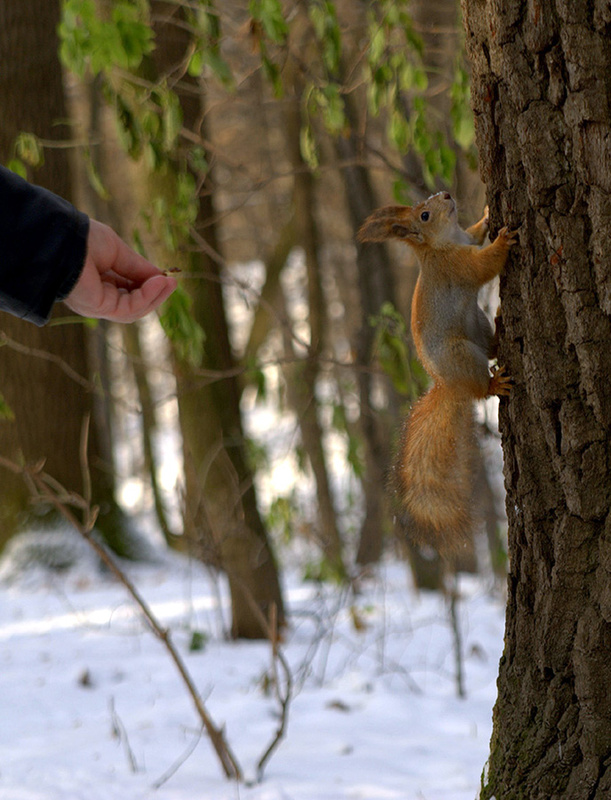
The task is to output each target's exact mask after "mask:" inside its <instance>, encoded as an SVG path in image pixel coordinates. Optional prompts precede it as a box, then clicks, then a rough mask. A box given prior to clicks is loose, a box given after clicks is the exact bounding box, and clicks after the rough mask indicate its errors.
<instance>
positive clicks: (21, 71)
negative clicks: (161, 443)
mask: <svg viewBox="0 0 611 800" xmlns="http://www.w3.org/2000/svg"><path fill="white" fill-rule="evenodd" d="M59 20H60V4H59V2H58V0H52V2H48V3H47V2H45V3H41V2H38V0H28V2H18V1H17V0H7V2H5V3H2V7H1V8H0V46H1V49H2V53H3V60H4V66H3V68H2V71H1V74H0V98H1V101H2V108H3V112H4V120H3V124H2V128H1V130H0V158H1V159H2V161H3V163H7V162H10V161H11V160H13V163H15V157H17V161H18V162H19V163H20V164H21V167H22V168H25V165H26V164H28V163H29V164H31V165H33V166H34V167H35V169H33V170H31V172H30V174H31V177H32V179H33V180H34V181H35V182H37V183H40V184H41V185H43V186H46V187H47V188H48V189H51V190H52V191H54V192H56V193H57V194H59V195H61V196H63V197H65V198H67V199H70V198H71V197H72V183H71V170H70V162H69V158H68V152H69V151H68V150H67V149H66V148H65V147H64V146H63V145H65V144H66V143H69V142H70V138H71V132H70V128H69V126H68V124H67V122H66V120H67V119H68V112H67V105H66V99H65V95H64V86H63V79H62V70H61V66H60V62H59V60H58V57H57V50H58V46H59V41H58V38H57V35H56V28H57V25H58V23H59ZM41 140H42V141H43V142H46V144H47V146H46V147H45V148H44V154H43V149H42V147H41V145H40V141H41ZM62 315H63V316H66V311H65V309H64V310H63V311H61V310H59V311H57V312H56V314H55V319H57V318H58V317H61V316H62ZM1 330H2V335H3V339H2V340H0V344H1V345H4V346H0V391H1V392H2V395H3V396H4V398H5V401H6V403H7V404H8V408H9V409H10V411H9V412H8V413H7V415H6V416H5V417H4V418H3V419H0V450H1V451H2V452H3V454H5V455H10V456H11V457H13V458H17V459H20V458H24V459H25V460H26V461H31V462H36V461H39V460H41V459H44V460H45V461H46V469H47V471H48V472H49V473H50V474H52V475H53V477H54V478H55V479H56V480H58V481H59V482H60V483H61V484H62V485H63V486H64V487H65V488H66V489H67V490H68V491H77V492H81V491H82V490H83V481H84V473H83V463H82V457H81V442H82V437H83V424H84V421H85V420H86V419H89V418H91V420H92V422H91V431H90V450H89V463H90V469H91V477H92V483H93V487H94V495H93V501H94V502H95V503H96V504H99V506H100V516H99V522H98V529H99V530H100V531H101V532H102V533H103V535H104V536H105V537H106V539H107V541H108V542H109V543H110V544H111V545H112V546H113V547H115V548H116V549H117V550H118V551H119V552H122V553H124V554H128V553H129V550H130V541H131V540H130V537H129V536H128V534H127V531H126V528H125V520H124V518H123V516H122V514H121V512H120V510H119V508H118V506H117V504H116V502H115V499H114V475H113V465H112V455H111V452H110V441H109V439H108V438H107V437H106V436H105V432H104V431H103V429H102V428H100V427H98V426H97V425H96V421H95V415H94V414H93V412H94V405H93V404H94V397H95V395H96V391H97V386H96V383H95V381H94V379H93V376H92V375H91V374H90V368H89V359H88V348H89V344H88V341H89V339H90V338H91V337H90V336H89V335H88V334H89V332H88V331H87V330H86V328H85V326H84V325H83V324H82V322H79V323H78V324H63V325H55V326H53V325H49V326H48V327H46V328H42V329H40V328H36V327H35V326H34V325H31V324H28V323H25V322H23V321H21V320H18V319H15V318H14V317H11V316H9V315H3V318H2V322H1ZM41 512H42V510H41V509H33V508H32V505H31V502H30V499H29V496H28V492H27V490H26V487H25V486H24V484H23V481H22V480H20V479H19V478H16V477H14V476H12V475H10V474H8V473H7V474H3V476H2V479H1V480H0V542H5V541H6V540H7V539H8V538H9V537H10V536H12V535H13V534H14V533H15V532H16V531H17V530H19V529H20V528H22V527H24V526H27V525H28V524H30V523H32V522H33V521H36V520H38V519H39V517H40V514H41Z"/></svg>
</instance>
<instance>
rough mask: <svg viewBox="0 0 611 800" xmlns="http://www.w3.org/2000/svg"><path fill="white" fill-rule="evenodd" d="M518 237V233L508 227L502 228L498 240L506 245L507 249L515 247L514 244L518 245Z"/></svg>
mask: <svg viewBox="0 0 611 800" xmlns="http://www.w3.org/2000/svg"><path fill="white" fill-rule="evenodd" d="M517 236H518V231H510V230H509V228H508V227H507V226H505V227H504V228H501V230H500V231H499V234H498V238H499V239H500V241H501V242H502V243H503V244H504V245H505V247H513V245H514V244H517V242H518V239H517Z"/></svg>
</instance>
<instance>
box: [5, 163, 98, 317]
mask: <svg viewBox="0 0 611 800" xmlns="http://www.w3.org/2000/svg"><path fill="white" fill-rule="evenodd" d="M88 232H89V218H88V217H87V216H86V214H83V213H81V212H80V211H77V209H76V208H74V206H72V205H71V204H70V203H68V202H67V201H66V200H63V199H62V198H61V197H58V196H57V195H55V194H52V193H51V192H49V191H47V190H46V189H41V188H40V187H38V186H32V184H30V183H28V182H27V181H24V180H23V179H22V178H20V177H19V176H18V175H15V174H14V173H13V172H11V171H10V170H8V169H5V168H4V167H1V166H0V309H1V310H2V311H8V312H9V313H11V314H14V315H15V316H17V317H23V319H27V320H29V321H30V322H34V323H35V324H36V325H44V324H45V322H47V320H48V319H49V315H50V313H51V308H52V307H53V304H54V303H55V302H56V301H57V300H63V299H64V297H66V296H67V295H68V294H70V292H71V291H72V289H73V288H74V285H75V284H76V282H77V280H78V278H79V276H80V274H81V271H82V269H83V265H84V263H85V256H86V253H87V234H88Z"/></svg>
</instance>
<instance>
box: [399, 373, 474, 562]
mask: <svg viewBox="0 0 611 800" xmlns="http://www.w3.org/2000/svg"><path fill="white" fill-rule="evenodd" d="M476 447H477V444H476V438H475V423H474V418H473V401H472V400H471V399H470V398H465V399H462V398H461V399H457V398H456V394H455V393H451V392H450V391H449V390H448V389H447V387H446V386H444V384H443V383H438V384H435V385H434V386H433V387H432V388H431V389H430V390H429V391H428V392H427V393H426V394H425V395H423V396H422V397H421V398H420V399H419V400H418V401H417V402H416V403H415V405H414V406H413V408H412V410H411V413H410V414H409V416H408V417H407V419H406V421H405V423H404V426H403V431H402V433H401V439H400V443H399V448H398V451H397V457H396V460H395V464H394V467H393V473H392V489H393V492H394V494H395V497H396V500H397V504H398V507H399V514H400V521H401V524H402V526H403V527H404V528H405V532H406V535H407V537H408V538H409V539H410V540H412V541H414V542H415V543H418V544H430V545H433V546H434V547H436V548H437V549H438V550H439V551H441V552H447V551H452V550H454V551H455V550H457V549H459V548H460V547H462V546H463V545H464V543H465V542H466V541H467V540H468V538H469V537H470V535H471V532H472V529H473V514H472V494H473V474H474V463H475V455H476Z"/></svg>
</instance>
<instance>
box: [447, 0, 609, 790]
mask: <svg viewBox="0 0 611 800" xmlns="http://www.w3.org/2000/svg"><path fill="white" fill-rule="evenodd" d="M463 10H464V14H465V25H466V29H467V45H468V50H469V54H470V58H471V61H472V65H473V90H472V97H473V104H474V108H475V113H476V130H477V138H478V146H479V151H480V156H481V170H482V176H483V179H484V181H485V182H486V184H487V187H488V197H489V202H490V208H491V219H492V228H493V231H494V232H496V230H498V227H499V226H500V224H501V223H503V224H507V225H509V226H510V227H512V228H517V227H519V226H521V227H520V237H519V238H520V245H519V247H518V248H516V250H515V251H514V254H513V255H512V256H511V258H510V263H509V265H508V269H507V276H506V278H505V279H504V280H503V281H502V287H501V288H502V308H503V326H504V332H503V335H502V342H501V351H500V358H499V360H500V362H501V363H504V364H506V365H507V367H508V370H509V372H510V374H511V375H512V376H513V378H514V380H515V388H514V390H513V392H512V395H511V397H510V399H509V401H504V402H503V403H502V404H501V405H502V408H501V428H502V434H503V444H504V452H505V483H506V488H507V513H508V517H509V550H510V565H511V569H510V574H509V581H508V594H509V596H508V600H509V602H508V609H507V629H506V642H505V652H504V655H503V658H502V660H501V667H500V676H499V684H498V685H499V696H498V701H497V705H496V709H495V715H494V732H493V737H492V743H491V756H490V764H489V770H488V773H487V776H486V778H485V781H484V788H483V791H482V795H481V796H482V798H492V797H493V796H494V797H496V800H503V798H512V800H513V798H518V797H524V798H526V797H528V798H529V800H537V799H538V798H539V799H540V800H550V798H571V800H580V798H584V800H585V798H588V799H589V800H594V799H596V798H600V800H602V798H608V797H609V796H611V769H610V768H609V763H610V760H609V756H610V755H611V725H610V724H609V720H611V691H610V689H611V593H610V591H609V586H610V585H611V513H610V506H611V480H610V468H611V463H610V458H611V425H610V423H611V384H610V382H609V375H610V374H611V348H610V346H609V345H610V342H611V256H610V254H609V230H610V229H611V125H610V120H611V113H610V112H611V109H610V108H609V102H610V98H611V36H610V30H611V28H610V26H611V7H610V6H609V3H608V2H600V1H597V2H585V0H579V1H578V2H570V3H569V2H565V0H541V1H540V2H526V0H504V2H499V3H494V4H492V3H486V2H482V0H463Z"/></svg>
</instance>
